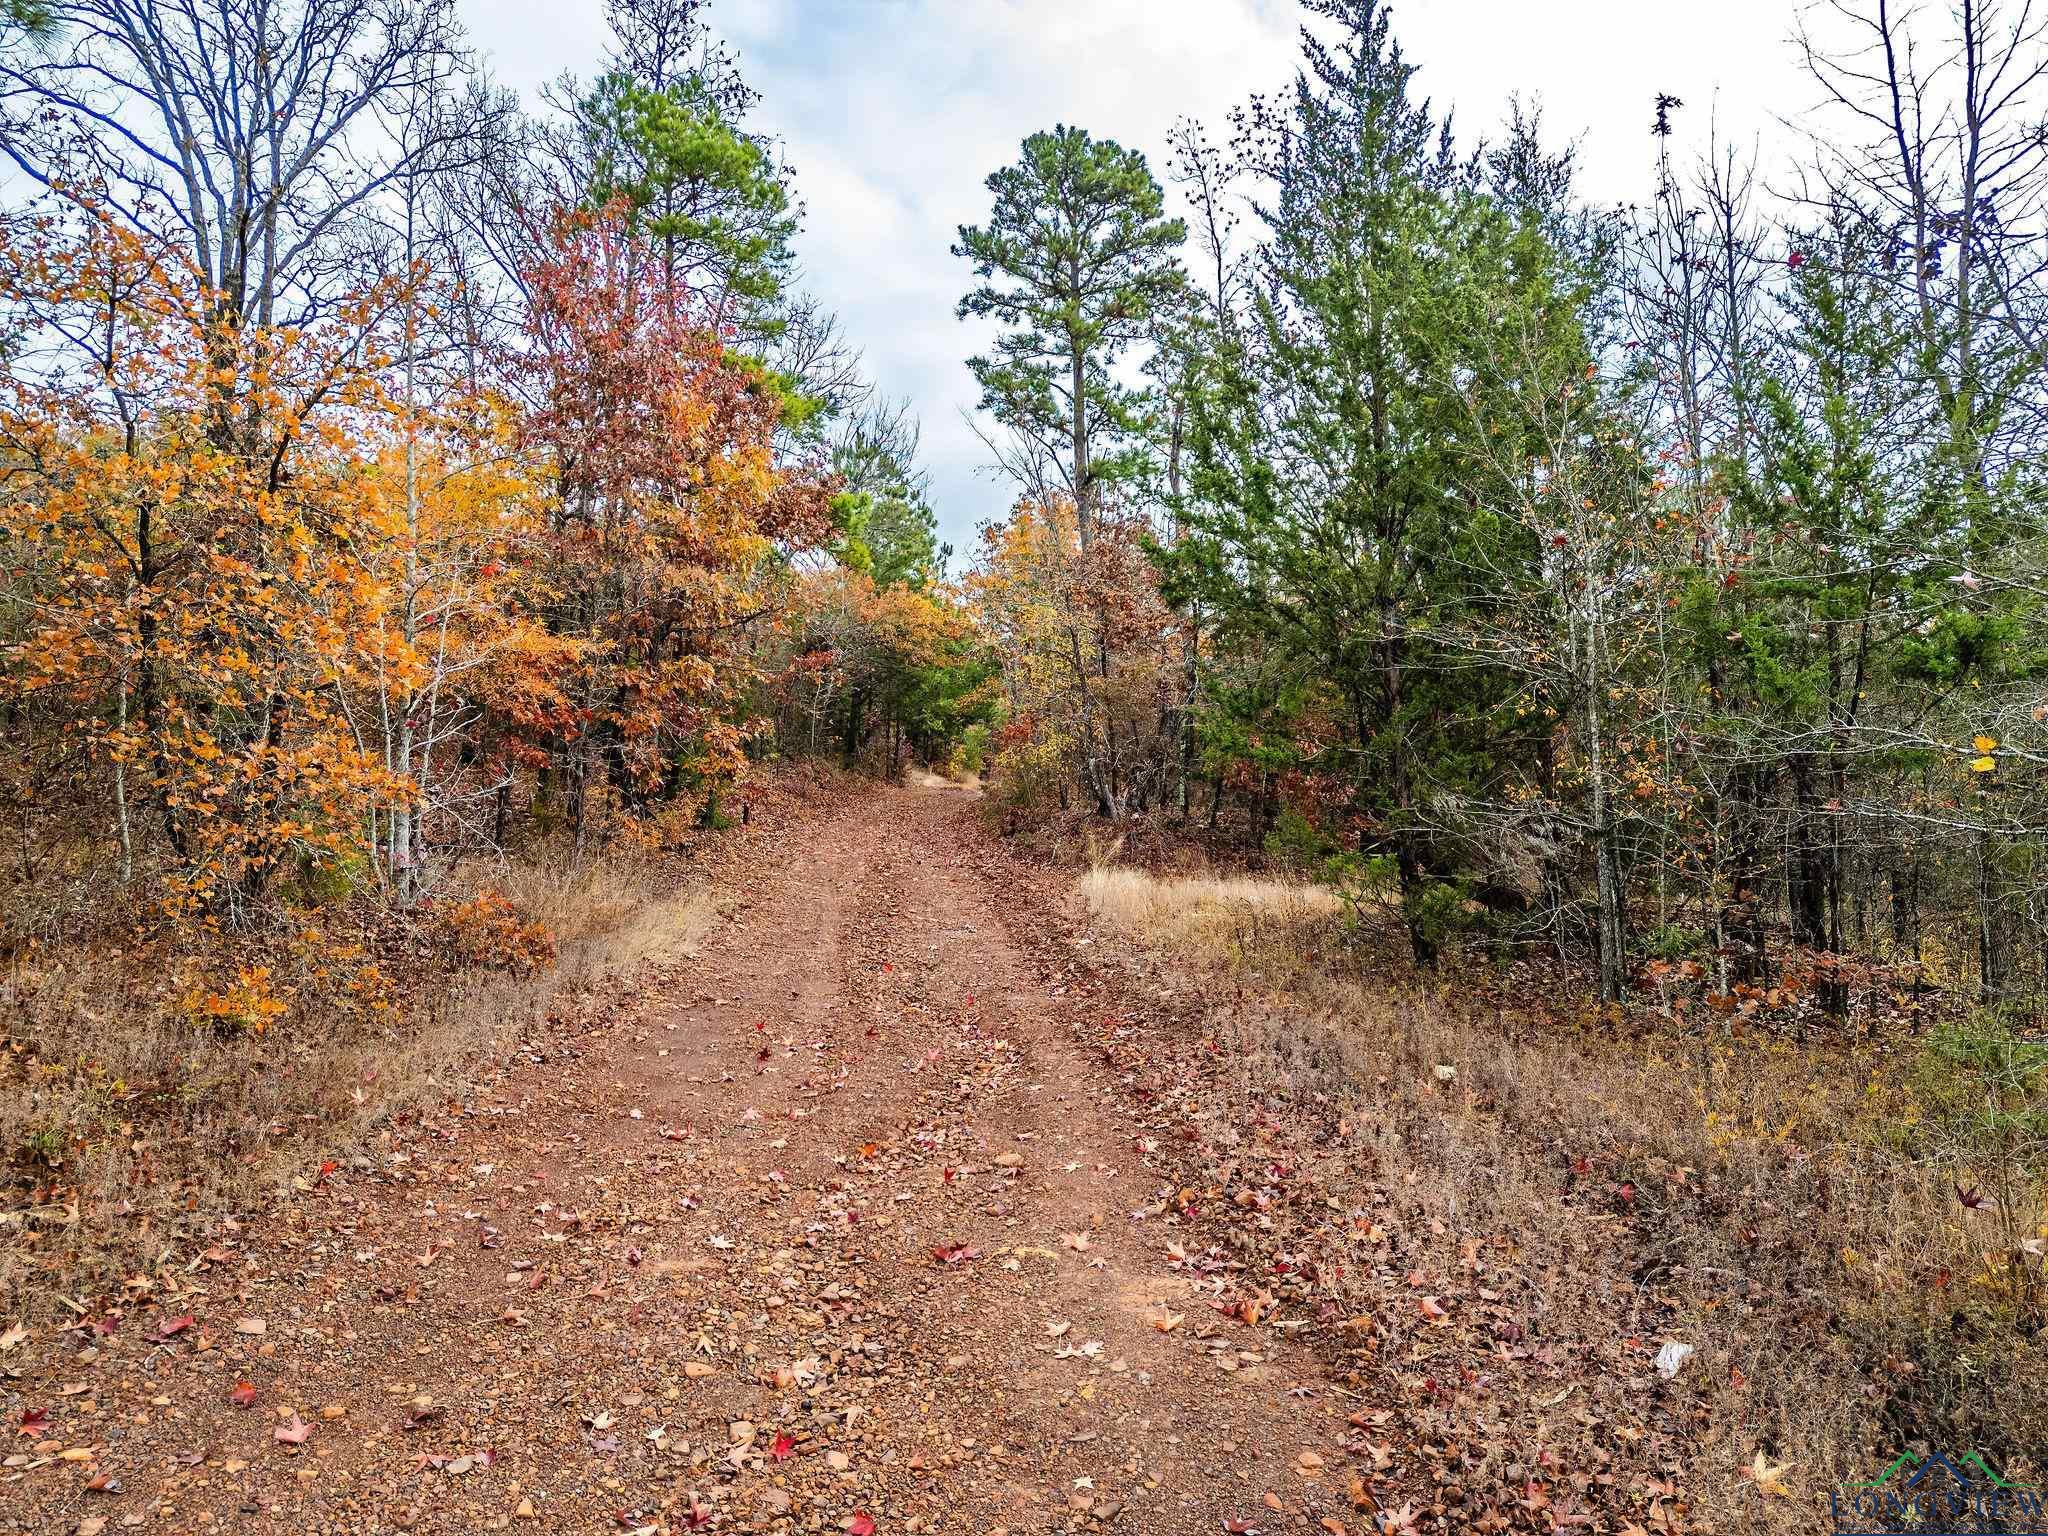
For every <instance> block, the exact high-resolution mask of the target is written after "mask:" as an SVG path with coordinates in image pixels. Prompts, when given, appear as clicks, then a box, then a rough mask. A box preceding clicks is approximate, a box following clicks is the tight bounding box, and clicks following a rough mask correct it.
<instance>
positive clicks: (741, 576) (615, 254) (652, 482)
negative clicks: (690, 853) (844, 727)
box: [520, 208, 830, 848]
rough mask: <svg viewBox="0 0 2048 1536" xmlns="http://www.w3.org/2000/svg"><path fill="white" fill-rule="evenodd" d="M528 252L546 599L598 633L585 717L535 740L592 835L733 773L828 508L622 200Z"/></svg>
mask: <svg viewBox="0 0 2048 1536" xmlns="http://www.w3.org/2000/svg"><path fill="white" fill-rule="evenodd" d="M534 252H535V253H534V257H533V259H532V260H531V262H530V263H529V264H528V267H527V269H526V271H525V273H524V274H523V276H524V281H525V285H526V289H527V292H528V293H529V294H530V296H531V309H530V314H529V319H528V327H527V329H528V350H527V352H526V354H525V356H524V357H523V359H522V361H521V367H520V372H521V375H522V377H523V378H524V380H525V383H526V386H527V390H528V393H529V397H530V400H531V409H530V412H529V414H528V417H527V420H526V427H525V436H526V441H527V443H528V445H529V446H530V447H531V448H532V449H534V450H536V451H537V452H538V453H539V454H541V455H542V457H543V459H544V469H543V471H542V473H543V476H544V479H545V481H546V483H547V485H548V487H549V495H550V503H549V507H548V511H547V526H546V556H545V559H544V560H543V561H541V562H540V565H539V568H538V569H537V571H536V573H535V574H536V590H535V591H534V593H533V594H532V597H533V600H534V601H535V602H536V603H537V604H538V610H537V611H538V612H539V613H540V615H541V616H542V618H543V620H544V623H545V625H546V627H547V630H548V631H549V633H551V634H553V635H556V636H560V637H564V638H571V639H574V640H576V641H578V642H580V643H581V644H582V645H583V647H584V649H583V650H582V652H581V653H580V655H579V657H578V660H577V664H576V666H575V667H574V669H573V673H572V675H570V676H568V677H566V678H565V679H564V681H563V684H562V686H563V691H564V693H565V695H566V697H567V700H568V702H569V705H570V714H571V718H569V719H566V720H563V721H561V722H559V723H551V724H550V726H549V727H548V728H547V729H546V731H545V734H544V739H543V741H542V742H541V743H539V745H540V746H541V747H542V748H543V749H544V751H545V754H546V757H547V763H548V766H547V768H546V770H545V775H544V780H545V785H546V788H547V791H548V797H549V798H550V799H551V800H552V801H554V802H555V803H558V804H559V805H560V806H561V807H562V808H563V810H564V813H565V814H566V817H567V819H568V821H569V822H570V823H571V824H572V825H573V826H574V828H575V830H576V837H577V845H578V847H579V848H580V847H581V846H582V845H583V842H584V840H585V838H586V837H587V836H588V834H589V832H590V830H591V827H592V825H593V823H594V821H596V820H597V819H598V817H599V816H600V815H601V814H602V812H603V810H604V809H609V810H610V811H613V812H618V813H624V814H629V815H637V816H642V817H650V818H657V819H663V820H667V819H691V818H694V817H695V816H697V815H698V814H700V813H701V812H703V811H704V810H705V809H706V808H708V807H709V806H711V805H712V804H714V803H715V798H716V795H717V793H718V790H719V788H720V786H721V785H723V784H724V783H726V782H728V781H729V780H730V779H731V778H732V777H733V776H734V775H735V774H736V773H737V772H738V770H739V768H740V766H741V764H742V745H743V742H744V741H745V739H746V737H747V734H748V732H749V729H750V722H748V721H747V720H745V719H744V718H742V717H741V716H740V715H739V713H738V710H739V707H740V703H741V701H742V699H743V698H744V696H745V692H746V688H747V685H748V684H749V683H750V682H751V681H752V679H753V678H754V677H755V675H756V668H755V663H754V652H755V647H756V641H757V640H758V639H759V637H760V634H761V632H762V631H764V630H765V629H766V628H768V627H769V626H772V625H773V624H774V623H775V622H776V620H777V617H778V615H779V613H780V611H781V607H782V604H783V601H784V596H785V589H786V586H787V581H788V576H789V569H788V565H787V562H786V559H785V558H784V557H785V556H786V555H787V554H789V553H791V552H794V551H796V550H800V549H803V548H808V547H810V546H813V545H815V544H817V543H818V542H820V541H821V540H822V539H823V538H824V537H826V535H827V534H828V533H829V532H830V508H829V499H828V496H827V493H826V487H825V485H824V484H823V482H822V481H820V480H818V479H815V478H813V477H809V476H805V475H801V474H795V473H791V472H789V471H787V470H785V469H783V468H781V467H779V466H778V465H777V464H776V462H775V457H774V441H775V428H776V425H777V423H778V422H779V421H780V420H781V417H782V412H783V409H784V396H783V394H782V393H781V392H780V391H779V390H778V388H777V387H776V386H775V384H774V382H773V380H772V379H771V378H770V377H769V375H768V374H767V372H766V370H764V369H762V368H759V367H758V366H749V364H748V362H747V360H746V359H744V358H741V357H737V356H735V355H734V354H733V353H732V351H731V350H730V348H729V345H728V338H727V337H726V336H724V335H723V334H722V333H721V332H720V331H719V330H718V329H717V328H716V327H715V326H714V325H713V324H711V323H710V321H709V319H708V318H707V316H708V311H704V310H702V309H700V307H699V306H697V305H696V304H695V303H694V302H693V300H692V298H691V296H690V295H689V294H688V292H687V291H685V290H683V289H681V288H680V287H678V286H676V285H674V284H672V283H669V282H666V281H665V280H664V279H663V276H662V269H661V267H660V264H659V263H658V262H656V261H655V260H654V259H653V253H652V252H651V250H650V249H649V247H648V244H647V242H646V240H645V239H644V238H643V237H641V236H639V235H636V234H635V233H634V232H633V230H632V228H631V226H630V223H629V221H628V220H627V219H626V217H625V216H624V213H623V211H622V210H621V209H618V208H605V209H600V210H596V211H590V210H575V211H568V212H560V213H557V214H556V215H554V216H553V217H552V218H551V219H550V220H549V221H548V223H547V224H546V225H545V227H543V228H542V229H540V230H538V231H537V232H536V240H535V244H534ZM594 796H601V797H602V801H601V804H600V802H599V801H598V800H597V799H594Z"/></svg>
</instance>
